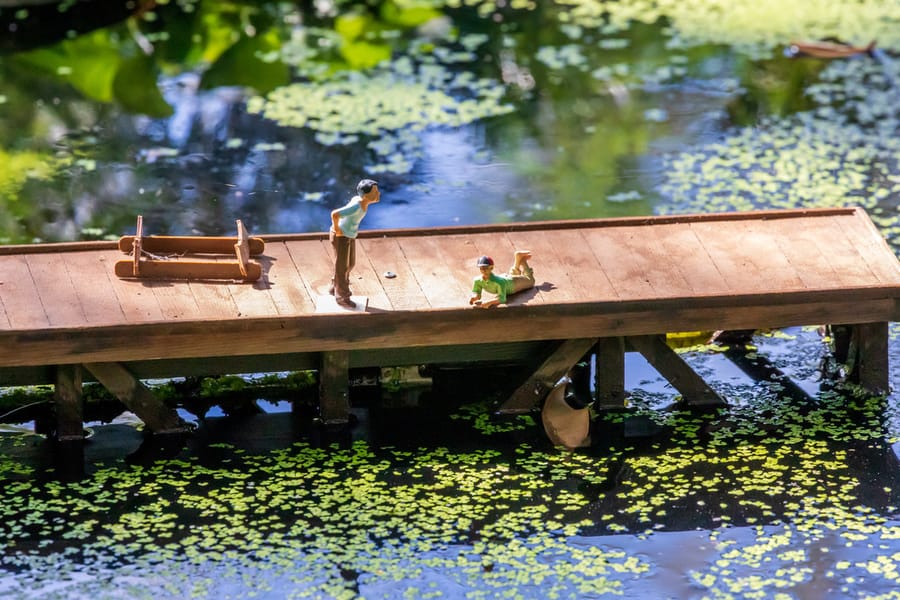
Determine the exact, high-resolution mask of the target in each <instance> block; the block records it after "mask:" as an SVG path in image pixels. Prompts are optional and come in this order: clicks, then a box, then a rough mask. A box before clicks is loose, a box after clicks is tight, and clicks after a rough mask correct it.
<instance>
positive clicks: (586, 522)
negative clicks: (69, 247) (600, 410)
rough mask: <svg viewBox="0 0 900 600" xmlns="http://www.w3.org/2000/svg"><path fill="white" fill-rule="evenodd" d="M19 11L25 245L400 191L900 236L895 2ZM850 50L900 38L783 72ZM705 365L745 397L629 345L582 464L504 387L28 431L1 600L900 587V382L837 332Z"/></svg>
mask: <svg viewBox="0 0 900 600" xmlns="http://www.w3.org/2000/svg"><path fill="white" fill-rule="evenodd" d="M8 4H9V3H0V30H2V31H3V34H2V35H0V39H2V45H0V51H2V52H3V54H0V161H2V164H3V170H2V172H0V241H2V242H3V243H29V242H34V241H64V240H76V239H94V238H99V237H111V238H115V237H118V236H119V235H122V234H125V233H130V232H131V231H133V227H134V220H135V216H136V215H137V214H143V215H144V218H145V227H146V230H147V231H148V232H149V233H173V234H185V233H201V234H210V235H213V234H222V233H231V232H232V231H233V227H234V220H235V219H241V220H243V222H244V223H245V224H247V225H248V227H249V228H250V229H251V231H252V232H253V233H270V232H271V233H274V232H288V231H319V230H322V229H324V228H325V227H327V224H328V213H329V211H330V210H331V209H333V208H334V207H336V206H339V205H341V204H342V203H343V202H344V201H345V200H346V199H347V197H348V196H349V195H350V194H351V193H352V188H353V186H354V184H355V182H356V181H357V180H358V179H359V178H360V177H363V176H371V177H374V178H376V179H378V180H379V182H380V185H381V188H382V194H383V202H382V203H381V204H379V205H378V206H376V207H375V208H373V210H372V212H371V214H370V215H369V216H368V217H367V219H366V221H365V223H364V226H365V227H367V228H376V227H413V226H416V227H417V226H432V225H452V224H467V223H497V222H504V221H511V220H540V219H564V218H583V217H607V216H619V215H643V214H656V213H671V212H712V211H722V210H747V209H752V208H787V207H813V206H838V205H861V206H863V207H865V208H866V209H867V210H868V211H869V213H870V214H871V216H872V217H873V220H874V221H875V222H876V224H877V225H878V226H879V228H880V229H881V231H882V233H883V234H884V235H885V237H886V238H887V239H888V241H889V243H891V244H892V247H894V248H897V242H896V236H897V231H898V229H897V216H898V207H900V169H898V164H897V163H898V157H900V135H898V133H900V127H898V112H900V106H898V104H900V103H898V102H897V100H896V98H897V97H898V89H897V81H898V78H900V73H898V69H900V68H898V66H897V64H898V63H897V59H896V57H897V52H898V47H900V7H898V6H897V5H896V3H894V4H891V3H884V2H881V3H879V2H861V3H854V4H853V5H852V6H851V5H848V4H845V3H833V2H832V3H827V2H824V1H823V2H819V1H814V0H809V1H808V2H807V3H805V5H804V7H803V8H800V9H797V10H792V11H786V10H785V8H784V4H783V3H782V2H769V1H767V0H756V1H754V2H748V1H736V2H733V3H731V4H732V5H733V6H732V7H731V9H730V10H726V11H722V9H720V8H719V7H718V6H719V5H718V4H717V3H713V2H705V1H700V0H697V1H693V2H685V1H683V0H682V1H681V2H667V1H659V2H657V3H655V4H654V5H652V6H651V5H648V4H646V3H636V2H628V1H620V2H604V1H602V0H596V1H588V0H558V1H557V2H545V3H529V2H524V1H518V0H515V1H510V2H497V3H493V2H483V1H480V0H475V1H472V2H453V1H446V2H444V1H437V0H435V1H429V2H426V1H415V2H412V1H402V2H401V1H394V2H372V3H368V4H366V5H365V6H362V5H359V4H357V3H346V2H333V3H331V2H313V3H305V2H301V3H298V4H296V5H294V4H288V3H241V2H216V3H213V2H190V1H185V2H155V3H154V2H138V3H118V2H112V1H109V2H104V3H102V4H103V5H104V8H105V10H102V11H101V10H98V9H97V6H93V10H91V9H86V8H85V6H84V5H96V4H97V3H96V2H95V3H81V2H65V3H62V4H53V3H47V4H43V3H33V4H29V5H27V6H25V5H23V6H16V7H12V8H8V7H7V5H8ZM101 14H102V18H101ZM127 15H131V16H127ZM825 38H838V39H840V40H842V41H845V42H849V43H853V44H854V45H864V44H865V43H867V42H868V41H870V40H871V39H877V45H876V51H875V52H872V53H869V54H861V55H858V56H853V57H849V58H844V59H839V60H834V61H826V60H821V59H812V58H788V57H786V56H785V55H784V52H783V51H784V49H785V47H786V46H787V45H788V44H789V43H790V42H791V41H792V40H796V39H800V40H803V39H809V40H821V39H825ZM535 267H536V268H539V257H535ZM558 276H559V277H560V278H562V279H564V278H566V277H570V276H577V274H558ZM0 300H2V282H0ZM700 339H701V336H698V338H697V340H700ZM695 341H696V340H695ZM890 351H891V361H892V364H893V365H897V364H900V363H898V361H900V331H898V328H897V326H896V324H892V326H891V340H890ZM683 356H684V357H685V358H686V360H688V361H689V362H690V363H691V365H692V366H693V367H694V368H695V369H696V370H697V371H698V372H700V373H701V374H702V375H703V376H704V377H705V378H706V379H707V380H708V381H710V383H711V384H712V385H713V386H714V387H715V388H716V390H717V391H718V392H719V393H720V394H721V395H722V396H723V397H724V398H726V399H727V400H728V401H729V407H728V408H726V409H720V410H715V411H710V412H706V413H703V412H697V411H688V410H685V409H684V408H683V407H681V406H679V405H678V404H676V403H675V402H676V401H677V397H676V395H675V392H674V390H672V388H671V387H669V386H668V385H667V384H666V383H665V382H664V381H663V380H662V379H660V378H659V377H658V376H657V375H656V374H655V373H654V372H653V371H652V369H650V368H649V367H648V366H647V365H646V364H644V363H642V361H641V359H637V358H635V357H633V356H631V355H629V356H628V364H627V367H626V368H627V374H628V380H627V382H626V383H627V387H628V392H629V403H628V407H627V409H626V410H624V411H621V412H613V413H609V414H603V415H598V416H597V418H596V423H595V425H596V427H595V431H594V433H593V444H592V446H591V447H590V448H586V449H583V450H579V451H575V452H564V451H561V450H559V449H555V448H553V447H552V446H551V445H550V444H549V442H548V441H547V439H546V436H545V435H544V434H543V431H542V430H541V426H540V423H539V420H537V419H535V418H534V417H533V416H523V417H504V418H499V417H495V416H491V414H490V412H491V410H490V409H491V402H493V401H496V400H497V399H498V398H499V397H501V396H502V393H503V390H504V389H505V388H506V387H508V386H507V385H505V384H507V383H509V381H506V379H512V378H513V377H514V373H513V372H506V371H499V370H498V371H497V372H493V373H485V374H481V375H480V376H479V377H476V376H475V375H469V376H467V377H465V378H458V379H452V378H451V379H449V380H448V381H449V383H448V384H447V385H443V386H441V389H440V390H435V391H434V392H428V391H427V390H426V391H425V392H423V393H422V394H421V395H419V396H418V401H417V402H411V401H408V400H404V398H406V397H405V396H402V395H400V394H398V393H395V392H391V391H390V390H389V389H384V390H382V391H381V392H379V393H378V394H376V395H375V397H366V398H363V397H359V398H357V400H358V401H357V402H356V404H357V407H356V409H355V414H356V415H357V417H358V422H357V423H355V425H354V427H352V428H351V429H350V430H349V431H347V432H326V431H322V430H321V429H319V428H317V427H315V426H314V424H313V422H312V420H311V418H310V414H309V411H308V410H306V409H305V408H304V409H302V410H298V411H296V414H292V413H291V412H289V410H287V409H286V406H287V404H288V402H287V401H290V400H293V401H294V402H295V403H297V405H298V406H303V407H305V406H306V404H305V401H304V399H303V398H300V397H297V396H289V397H282V398H275V399H273V400H275V401H272V402H270V401H268V400H265V399H260V401H259V403H258V404H259V406H260V407H261V408H262V409H263V410H262V412H259V413H254V412H238V413H236V414H232V415H226V414H224V413H223V411H222V410H220V409H219V408H215V407H214V408H212V409H210V411H209V412H207V411H205V410H204V411H200V414H199V415H198V414H189V413H187V412H185V411H184V410H182V413H183V415H184V416H185V417H186V418H190V419H191V420H193V421H195V422H196V423H197V425H198V427H197V430H196V431H195V432H194V434H192V436H191V437H190V438H189V439H188V440H187V441H186V443H185V445H184V446H182V445H181V444H177V443H172V444H170V445H166V444H165V443H163V444H162V445H161V447H155V448H154V447H153V444H152V443H149V442H147V441H145V440H144V437H143V434H142V433H141V432H140V431H139V429H137V428H136V427H135V426H134V424H133V423H124V422H117V423H114V424H109V423H102V422H97V423H92V424H91V429H92V432H93V435H92V437H91V438H90V439H89V440H88V441H87V442H86V443H85V444H84V447H83V448H82V449H81V450H80V452H83V455H82V454H81V453H79V452H74V453H73V454H66V453H63V454H61V455H60V454H58V453H57V454H54V453H52V452H51V448H50V446H49V444H48V443H47V441H46V440H45V439H44V438H43V437H42V436H38V435H32V434H27V433H20V434H4V435H2V437H0V450H2V452H0V479H2V481H3V485H2V489H0V545H2V548H3V550H2V554H0V595H2V596H3V597H12V598H88V597H90V598H95V597H102V598H149V597H154V598H184V597H197V598H246V597H262V598H289V597H290V598H303V597H310V598H344V597H346V598H353V597H359V596H362V597H366V598H382V597H383V598H407V597H409V598H438V597H440V598H468V597H471V598H495V597H513V598H515V597H521V598H552V597H559V598H594V597H604V596H613V595H615V596H620V597H626V598H627V597H631V598H726V597H733V598H778V597H783V598H816V599H819V598H835V599H836V598H892V597H898V593H897V592H896V591H895V588H896V587H897V579H898V576H900V573H898V570H897V565H898V562H900V527H898V526H897V525H898V523H897V517H898V508H897V507H898V505H900V499H898V494H900V481H898V477H900V464H898V460H900V458H898V456H900V455H898V451H900V445H898V444H900V419H898V412H897V408H898V398H897V394H896V393H891V394H889V395H888V396H887V397H884V398H872V397H868V396H866V395H864V394H860V393H859V392H858V391H857V390H854V389H852V388H845V387H842V386H834V385H833V384H831V383H830V381H831V380H830V379H829V378H828V377H826V376H825V375H826V374H827V372H830V371H833V370H835V369H837V368H839V366H837V365H834V364H831V361H829V355H828V349H827V344H826V343H825V341H824V340H823V339H822V337H821V336H820V334H819V332H818V331H817V330H816V329H815V328H793V329H790V330H786V331H776V332H757V334H756V336H755V337H754V339H753V347H751V348H750V349H744V350H740V349H732V350H730V351H727V352H726V351H725V349H724V348H719V347H711V346H706V345H697V346H692V347H688V348H686V349H685V350H684V354H683ZM897 380H898V376H897V375H896V369H894V372H893V373H892V374H891V385H892V389H897V385H898V381H897ZM73 467H74V475H76V476H75V477H71V475H73V473H72V469H73Z"/></svg>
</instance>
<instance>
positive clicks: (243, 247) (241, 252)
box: [234, 219, 250, 279]
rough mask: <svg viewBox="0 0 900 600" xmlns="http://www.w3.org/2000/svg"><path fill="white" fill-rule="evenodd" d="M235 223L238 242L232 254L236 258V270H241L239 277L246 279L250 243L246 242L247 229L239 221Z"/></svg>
mask: <svg viewBox="0 0 900 600" xmlns="http://www.w3.org/2000/svg"><path fill="white" fill-rule="evenodd" d="M236 223H237V233H238V241H237V243H236V244H235V245H234V253H235V255H236V256H237V261H238V268H240V270H241V275H242V276H243V277H244V278H245V279H246V278H247V265H248V263H249V262H250V242H249V240H248V238H249V236H248V235H247V228H246V227H244V224H243V223H241V220H240V219H238V220H237V221H236Z"/></svg>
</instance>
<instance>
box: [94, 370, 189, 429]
mask: <svg viewBox="0 0 900 600" xmlns="http://www.w3.org/2000/svg"><path fill="white" fill-rule="evenodd" d="M84 367H85V368H86V369H87V370H88V371H90V372H91V373H92V374H93V375H94V377H96V378H97V381H99V382H100V383H101V384H103V387H105V388H106V389H107V390H109V391H110V393H112V394H113V395H114V396H115V397H116V398H118V399H119V400H120V401H121V402H122V404H124V405H125V406H126V407H127V408H128V410H130V411H131V412H133V413H134V414H136V415H137V416H138V417H139V418H140V419H141V420H142V421H143V422H144V424H145V425H147V428H148V429H149V430H150V431H152V432H153V433H157V434H164V433H184V432H186V431H188V430H189V427H188V425H187V424H186V423H185V422H184V421H182V420H181V417H179V416H178V413H176V412H175V411H174V410H173V409H171V408H169V407H168V406H166V405H165V404H164V403H163V402H162V400H160V399H159V398H157V397H156V396H154V395H153V392H151V391H150V390H149V389H148V388H147V387H146V386H145V385H144V384H143V383H141V381H140V380H139V379H137V378H136V377H135V376H134V375H132V374H131V372H130V371H129V370H128V369H126V368H125V366H124V365H122V364H121V363H87V364H85V365H84Z"/></svg>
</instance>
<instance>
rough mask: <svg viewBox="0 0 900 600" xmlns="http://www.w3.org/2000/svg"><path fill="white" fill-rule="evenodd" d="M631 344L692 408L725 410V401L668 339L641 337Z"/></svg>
mask: <svg viewBox="0 0 900 600" xmlns="http://www.w3.org/2000/svg"><path fill="white" fill-rule="evenodd" d="M628 343H629V344H631V346H632V347H633V348H634V349H635V350H637V351H638V352H640V353H641V354H642V355H643V356H644V358H645V359H647V362H648V363H650V365H651V366H652V367H653V368H654V369H656V371H657V372H658V373H659V374H660V375H662V376H663V377H664V378H665V379H666V381H668V382H669V383H670V384H672V387H674V388H675V389H676V390H678V392H679V393H680V394H681V396H682V398H684V401H685V402H686V403H687V404H689V405H691V406H724V405H725V401H724V400H723V399H722V398H721V397H720V396H719V394H718V393H716V391H715V390H714V389H712V388H711V387H710V386H709V384H707V383H706V382H705V381H703V378H702V377H700V375H698V374H697V373H696V372H695V371H694V370H693V369H692V368H691V366H690V365H689V364H687V363H686V362H685V361H684V359H682V358H681V357H680V356H678V353H676V352H675V351H674V350H672V349H671V348H670V347H669V345H668V344H667V343H666V336H665V335H638V336H631V337H629V338H628Z"/></svg>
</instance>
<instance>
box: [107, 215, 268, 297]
mask: <svg viewBox="0 0 900 600" xmlns="http://www.w3.org/2000/svg"><path fill="white" fill-rule="evenodd" d="M236 224H237V236H236V237H193V236H147V237H145V236H144V235H143V217H142V216H141V215H138V218H137V230H136V232H135V235H133V236H123V237H121V238H119V250H121V251H122V252H131V253H132V258H131V260H128V261H118V262H116V264H115V267H114V269H115V273H116V275H117V276H119V277H145V278H146V277H150V278H153V277H155V278H159V279H243V280H244V281H256V280H257V279H259V277H260V276H261V275H262V268H261V267H260V265H259V264H258V263H255V262H252V261H251V260H250V256H255V255H259V254H262V252H263V251H264V250H265V242H263V240H262V239H260V238H251V237H250V235H249V233H248V232H247V228H246V227H245V226H244V224H243V222H241V220H240V219H238V220H237V221H236ZM145 253H146V254H149V255H150V256H149V257H148V256H144V254H145ZM153 253H161V254H166V253H168V254H175V255H178V258H179V260H175V259H174V257H173V259H171V260H170V259H169V257H167V256H153ZM197 254H200V255H210V254H221V255H227V256H229V257H231V256H234V257H235V260H234V261H233V262H229V261H225V260H224V257H221V258H219V257H212V258H207V259H199V258H194V259H185V260H180V258H181V257H183V256H186V255H197Z"/></svg>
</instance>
